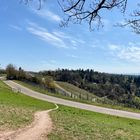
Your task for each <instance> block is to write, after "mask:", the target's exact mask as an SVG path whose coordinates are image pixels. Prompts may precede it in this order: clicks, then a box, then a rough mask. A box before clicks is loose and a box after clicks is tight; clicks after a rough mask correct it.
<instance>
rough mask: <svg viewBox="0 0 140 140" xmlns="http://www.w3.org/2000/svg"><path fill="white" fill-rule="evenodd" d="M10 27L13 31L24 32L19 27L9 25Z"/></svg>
mask: <svg viewBox="0 0 140 140" xmlns="http://www.w3.org/2000/svg"><path fill="white" fill-rule="evenodd" d="M9 27H10V28H12V29H15V30H18V31H21V30H22V28H21V27H19V26H17V25H9Z"/></svg>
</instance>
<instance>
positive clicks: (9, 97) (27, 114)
mask: <svg viewBox="0 0 140 140" xmlns="http://www.w3.org/2000/svg"><path fill="white" fill-rule="evenodd" d="M50 108H54V105H53V104H51V103H48V102H45V101H41V100H37V99H34V98H31V97H28V96H26V95H23V94H22V93H14V92H13V91H11V89H10V88H9V87H8V86H7V85H5V84H4V83H3V82H2V81H0V131H2V130H8V129H17V128H19V127H24V126H25V125H28V124H29V123H31V121H32V120H33V114H34V112H36V111H41V110H47V109H50Z"/></svg>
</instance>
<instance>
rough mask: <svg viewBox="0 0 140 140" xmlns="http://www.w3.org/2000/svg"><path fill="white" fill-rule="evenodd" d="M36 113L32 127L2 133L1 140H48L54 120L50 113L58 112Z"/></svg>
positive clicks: (0, 134)
mask: <svg viewBox="0 0 140 140" xmlns="http://www.w3.org/2000/svg"><path fill="white" fill-rule="evenodd" d="M57 108H58V106H57V105H56V108H55V109H50V110H47V111H41V112H36V113H35V117H34V121H33V123H32V124H31V125H30V126H27V127H25V128H22V129H19V130H17V131H9V132H0V140H47V137H46V136H47V135H48V134H49V133H50V132H51V130H52V120H51V118H50V116H49V112H50V111H52V110H56V109H57Z"/></svg>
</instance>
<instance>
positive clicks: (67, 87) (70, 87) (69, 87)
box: [56, 81, 99, 100]
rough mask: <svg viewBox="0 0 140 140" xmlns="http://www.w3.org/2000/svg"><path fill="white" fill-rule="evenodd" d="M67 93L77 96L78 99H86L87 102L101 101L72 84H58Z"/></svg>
mask: <svg viewBox="0 0 140 140" xmlns="http://www.w3.org/2000/svg"><path fill="white" fill-rule="evenodd" d="M56 83H57V84H58V85H60V86H61V87H62V88H64V89H65V90H66V91H68V92H70V93H71V94H72V95H74V96H76V97H77V98H79V97H80V98H81V99H85V100H92V99H99V97H97V96H95V95H94V94H92V93H89V92H87V91H86V90H83V89H80V88H78V87H76V86H74V85H72V84H69V83H66V82H58V81H57V82H56Z"/></svg>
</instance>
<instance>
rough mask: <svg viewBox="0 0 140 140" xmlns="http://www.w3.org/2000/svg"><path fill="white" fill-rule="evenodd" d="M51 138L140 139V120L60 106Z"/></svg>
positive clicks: (62, 139)
mask: <svg viewBox="0 0 140 140" xmlns="http://www.w3.org/2000/svg"><path fill="white" fill-rule="evenodd" d="M51 117H52V120H53V123H54V128H53V131H52V133H51V134H50V135H49V140H140V121H138V120H132V119H126V118H121V117H115V116H110V115H105V114H100V113H94V112H90V111H85V110H80V109H76V108H71V107H66V106H60V108H59V109H58V110H57V111H55V112H51Z"/></svg>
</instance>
